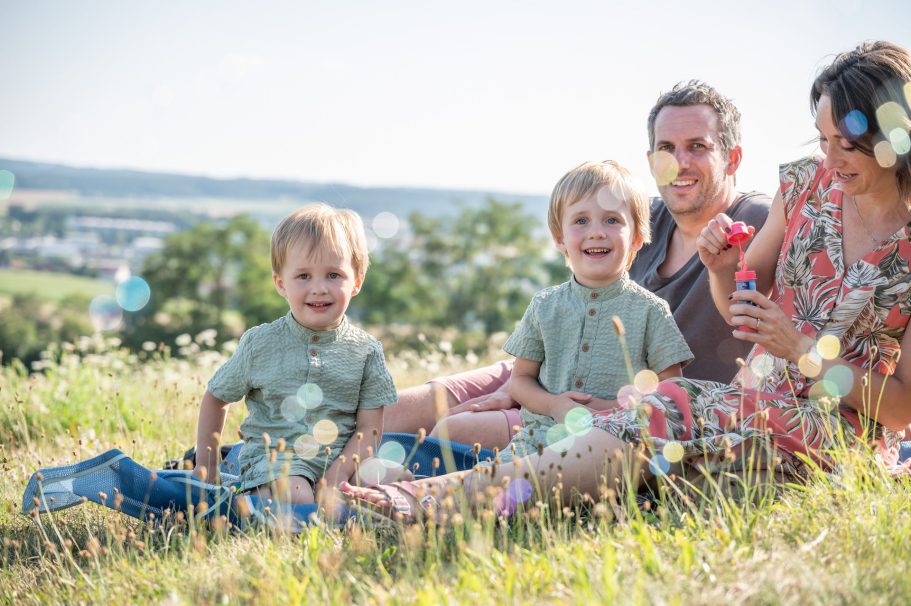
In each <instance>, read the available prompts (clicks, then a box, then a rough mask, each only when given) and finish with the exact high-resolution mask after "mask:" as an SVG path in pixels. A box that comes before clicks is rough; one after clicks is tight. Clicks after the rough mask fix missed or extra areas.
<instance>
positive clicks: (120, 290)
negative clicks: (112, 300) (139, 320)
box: [114, 276, 152, 311]
mask: <svg viewBox="0 0 911 606" xmlns="http://www.w3.org/2000/svg"><path fill="white" fill-rule="evenodd" d="M114 295H115V296H116V297H117V304H118V305H120V307H122V308H123V309H124V310H125V311H139V310H140V309H142V308H143V307H145V306H146V305H147V304H148V302H149V299H150V298H151V297H152V290H151V289H150V288H149V283H148V282H146V281H145V280H143V279H142V278H140V277H139V276H133V277H131V278H127V279H126V280H124V281H123V282H121V283H120V284H118V285H117V290H116V291H115V293H114Z"/></svg>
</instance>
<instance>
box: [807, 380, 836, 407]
mask: <svg viewBox="0 0 911 606" xmlns="http://www.w3.org/2000/svg"><path fill="white" fill-rule="evenodd" d="M808 396H809V398H810V400H813V401H815V402H819V401H820V400H823V399H829V400H832V399H833V398H835V397H837V396H838V385H836V384H835V383H832V382H831V381H826V380H825V379H823V380H822V381H816V382H815V383H813V384H812V385H811V386H810V391H809V392H808Z"/></svg>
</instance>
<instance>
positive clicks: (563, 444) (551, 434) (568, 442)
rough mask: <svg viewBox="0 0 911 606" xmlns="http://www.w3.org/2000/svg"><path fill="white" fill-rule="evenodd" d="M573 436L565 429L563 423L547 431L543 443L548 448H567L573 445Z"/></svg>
mask: <svg viewBox="0 0 911 606" xmlns="http://www.w3.org/2000/svg"><path fill="white" fill-rule="evenodd" d="M572 438H573V435H572V434H571V433H569V431H567V429H566V425H564V424H563V423H557V424H556V425H553V426H552V427H549V428H548V429H547V434H546V435H545V438H544V440H545V442H547V446H548V447H550V448H569V447H570V446H572V443H573V440H572Z"/></svg>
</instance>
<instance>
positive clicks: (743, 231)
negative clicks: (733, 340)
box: [727, 221, 756, 333]
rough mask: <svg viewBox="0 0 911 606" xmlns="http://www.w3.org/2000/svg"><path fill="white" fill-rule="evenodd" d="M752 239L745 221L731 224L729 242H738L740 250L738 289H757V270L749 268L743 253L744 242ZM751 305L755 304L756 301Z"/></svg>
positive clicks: (747, 328)
mask: <svg viewBox="0 0 911 606" xmlns="http://www.w3.org/2000/svg"><path fill="white" fill-rule="evenodd" d="M749 239H750V229H749V227H747V224H746V223H744V222H743V221H735V222H734V223H732V224H731V231H730V232H729V233H728V234H727V241H728V244H736V245H737V248H738V249H739V250H740V271H736V272H734V282H735V283H736V284H737V290H756V272H755V271H753V270H751V269H748V268H747V262H746V257H745V256H744V254H743V243H744V242H746V241H747V240H749ZM747 302H748V303H750V305H753V306H755V305H756V304H755V303H751V302H749V301H747ZM737 330H739V331H742V332H753V333H755V332H756V329H755V328H752V327H750V326H738V327H737Z"/></svg>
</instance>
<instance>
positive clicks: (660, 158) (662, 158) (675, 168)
mask: <svg viewBox="0 0 911 606" xmlns="http://www.w3.org/2000/svg"><path fill="white" fill-rule="evenodd" d="M651 160H652V161H651V170H652V176H653V177H655V182H656V183H657V184H658V187H662V186H664V185H668V184H670V183H671V182H672V181H673V180H674V179H676V178H677V175H679V174H680V164H678V163H677V158H675V157H674V155H673V154H670V153H668V152H666V151H657V152H655V153H654V154H652V158H651Z"/></svg>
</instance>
